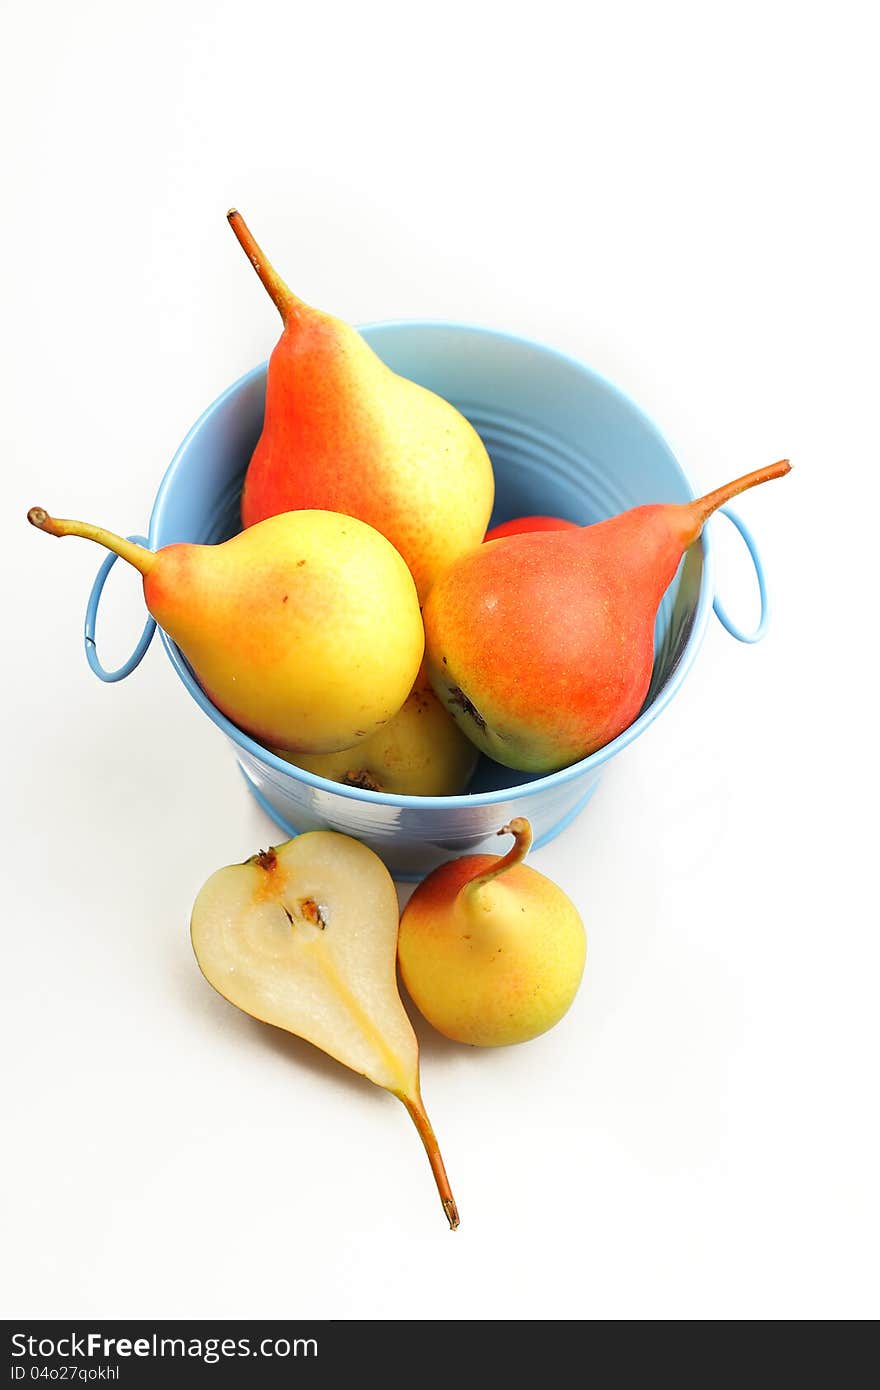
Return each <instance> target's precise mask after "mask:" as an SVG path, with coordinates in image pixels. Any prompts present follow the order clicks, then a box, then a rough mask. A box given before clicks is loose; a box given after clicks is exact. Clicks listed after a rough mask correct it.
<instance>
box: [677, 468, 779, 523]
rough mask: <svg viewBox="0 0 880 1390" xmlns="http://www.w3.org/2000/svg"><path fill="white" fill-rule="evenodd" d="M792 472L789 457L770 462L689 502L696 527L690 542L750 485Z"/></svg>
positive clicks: (686, 506) (691, 519)
mask: <svg viewBox="0 0 880 1390" xmlns="http://www.w3.org/2000/svg"><path fill="white" fill-rule="evenodd" d="M790 472H791V464H790V463H789V461H788V459H780V460H779V462H778V463H768V464H767V465H766V466H765V467H764V468H756V469H755V470H754V472H753V473H746V474H745V476H744V477H742V478H736V479H735V480H734V481H733V482H732V483H725V484H724V486H723V487H717V488H716V489H715V491H714V492H707V493H706V496H705V497H698V498H697V499H696V501H695V502H688V503H687V504H686V505H685V512H686V513H687V516H688V520H689V522H690V523H691V525H692V526H693V528H694V529H693V535H692V536H691V540H690V541H689V542H688V544H690V543H691V541H695V540H696V539H697V536H698V535H699V534H700V532H701V531H702V529H703V527H704V526H705V524H706V522H707V521H708V520H709V517H710V516H711V515H712V513H713V512H716V511H717V510H718V508H719V507H723V506H724V503H725V502H729V501H730V499H731V498H732V497H736V496H737V495H738V494H739V493H740V492H745V491H746V490H747V489H748V488H750V487H757V486H758V484H759V483H769V482H770V480H771V478H782V477H784V476H785V474H786V473H790Z"/></svg>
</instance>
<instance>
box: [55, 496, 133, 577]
mask: <svg viewBox="0 0 880 1390" xmlns="http://www.w3.org/2000/svg"><path fill="white" fill-rule="evenodd" d="M27 516H28V521H29V522H30V523H31V526H36V528H37V530H38V531H45V532H46V534H47V535H49V536H82V537H83V538H84V539H85V540H87V541H97V543H98V545H104V546H106V547H107V549H108V550H112V551H114V552H115V553H116V554H117V555H119V556H120V557H121V558H122V559H123V560H127V561H128V563H129V564H130V565H134V567H135V569H136V570H140V572H141V574H143V575H147V574H149V573H150V570H151V569H152V568H153V566H154V564H155V563H156V555H155V554H154V552H153V551H152V550H145V549H144V547H143V546H142V545H136V544H135V542H134V541H127V540H125V539H124V538H123V537H122V536H117V535H116V532H115V531H107V530H105V528H104V527H103V526H92V524H91V522H88V521H67V520H65V519H64V518H63V517H57V516H50V515H49V513H48V512H47V511H46V509H45V508H44V507H31V509H30V511H29V512H28V514H27Z"/></svg>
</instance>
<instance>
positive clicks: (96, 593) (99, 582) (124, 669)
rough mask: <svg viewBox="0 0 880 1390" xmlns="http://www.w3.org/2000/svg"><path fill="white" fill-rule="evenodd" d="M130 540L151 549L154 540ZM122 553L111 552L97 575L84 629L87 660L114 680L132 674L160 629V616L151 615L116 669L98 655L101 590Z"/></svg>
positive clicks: (101, 675) (104, 677)
mask: <svg viewBox="0 0 880 1390" xmlns="http://www.w3.org/2000/svg"><path fill="white" fill-rule="evenodd" d="M128 539H129V540H130V541H134V542H135V544H136V545H144V546H146V547H147V549H149V545H150V542H149V541H148V540H147V539H146V537H145V536H129V537H128ZM118 559H119V556H118V555H108V556H107V558H106V560H105V561H104V562H103V564H102V565H101V568H100V569H99V570H98V573H97V574H96V575H95V582H94V584H93V585H92V592H91V593H90V594H89V602H88V605H87V607H86V621H85V629H84V632H83V641H84V644H85V649H86V661H87V662H88V663H89V665H90V666H91V668H92V670H93V671H94V673H95V675H96V676H98V678H99V679H100V680H102V681H107V682H108V683H112V682H113V681H123V680H125V677H126V676H130V675H131V673H132V671H133V670H134V668H135V667H136V666H139V665H140V663H141V662H142V661H143V659H144V657H145V656H146V653H147V647H148V646H149V645H150V643H151V642H152V640H153V635H154V633H155V631H156V619H155V618H153V617H148V618H147V621H146V622H145V624H144V630H143V632H142V633H141V635H140V638H139V640H138V644H137V646H136V647H135V649H134V651H133V652H132V654H131V656H130V657H129V658H128V660H127V661H124V662H123V663H122V665H121V666H119V667H118V668H117V669H116V670H115V671H108V670H107V669H106V667H104V666H102V665H101V660H100V658H99V656H98V648H97V646H96V645H95V623H96V620H97V617H98V604H99V603H100V601H101V594H102V593H103V592H104V585H105V584H106V583H107V576H108V575H109V573H110V571H111V570H112V568H113V566H114V565H115V564H116V561H117V560H118Z"/></svg>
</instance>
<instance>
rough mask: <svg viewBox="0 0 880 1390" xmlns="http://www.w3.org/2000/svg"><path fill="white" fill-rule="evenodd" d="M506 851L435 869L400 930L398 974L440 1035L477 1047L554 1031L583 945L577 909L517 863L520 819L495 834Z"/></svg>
mask: <svg viewBox="0 0 880 1390" xmlns="http://www.w3.org/2000/svg"><path fill="white" fill-rule="evenodd" d="M498 833H499V835H513V837H514V843H513V848H512V849H511V850H510V851H509V852H508V853H507V854H506V855H505V856H504V858H503V859H502V858H499V857H498V856H497V855H492V854H470V855H464V856H463V857H462V858H460V859H453V860H451V861H450V862H449V863H447V864H441V865H440V867H439V868H438V869H435V870H434V871H433V873H431V874H429V875H428V877H427V878H425V879H423V880H422V882H421V883H420V884H419V886H418V888H417V889H416V891H415V892H414V893H413V895H412V897H411V898H410V900H409V902H408V903H407V905H406V907H405V908H404V912H403V916H402V918H401V922H400V937H399V940H398V945H397V950H398V958H399V961H400V973H401V975H402V977H403V982H404V984H405V985H406V987H407V989H408V990H409V993H410V995H411V997H412V1000H413V1003H414V1004H415V1005H416V1007H417V1008H418V1009H419V1010H420V1011H421V1012H422V1013H423V1014H424V1016H425V1018H426V1019H427V1020H428V1022H429V1023H432V1024H433V1025H434V1027H435V1028H437V1029H438V1030H439V1031H440V1032H441V1033H445V1035H446V1036H447V1037H448V1038H453V1039H455V1041H456V1042H463V1043H471V1044H474V1045H475V1046H477V1047H500V1046H504V1045H506V1044H508V1043H520V1042H526V1041H528V1039H529V1038H535V1037H537V1036H538V1035H539V1034H540V1033H545V1032H546V1031H547V1029H548V1028H552V1027H553V1026H554V1024H556V1023H558V1022H559V1020H560V1019H561V1018H562V1016H563V1014H564V1013H565V1012H566V1010H567V1009H568V1007H569V1005H570V1004H571V1002H572V1000H573V999H574V997H575V994H576V993H577V990H578V986H579V984H580V982H581V976H582V975H583V971H584V961H585V959H586V950H587V941H586V935H585V932H584V925H583V922H582V921H581V918H580V915H579V914H578V911H577V908H576V907H575V905H574V903H573V902H572V901H571V899H570V898H569V897H568V896H567V895H566V894H565V893H563V891H562V889H561V888H559V887H557V885H556V884H555V883H553V882H552V880H550V879H549V878H546V877H545V875H544V874H541V873H538V871H537V870H536V869H532V868H530V867H529V865H527V864H523V862H522V861H523V859H524V858H525V855H526V853H527V852H528V849H529V846H530V845H531V842H532V830H531V826H530V825H529V822H528V821H527V820H525V819H524V818H522V817H517V818H516V819H515V820H512V821H511V822H510V824H509V825H505V826H503V827H502V829H501V830H499V832H498Z"/></svg>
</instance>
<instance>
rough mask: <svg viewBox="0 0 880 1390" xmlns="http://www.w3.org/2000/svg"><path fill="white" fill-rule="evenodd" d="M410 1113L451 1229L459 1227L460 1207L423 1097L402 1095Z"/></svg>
mask: <svg viewBox="0 0 880 1390" xmlns="http://www.w3.org/2000/svg"><path fill="white" fill-rule="evenodd" d="M400 1099H401V1100H402V1101H403V1103H404V1105H405V1106H406V1108H407V1110H408V1111H409V1113H410V1115H411V1116H412V1121H413V1124H414V1125H415V1127H416V1129H417V1130H418V1131H419V1138H420V1139H421V1141H422V1143H423V1144H424V1146H425V1153H426V1154H427V1155H428V1162H429V1163H430V1165H431V1172H432V1173H433V1174H434V1181H435V1182H436V1184H437V1191H438V1192H439V1193H440V1201H441V1202H442V1203H443V1210H444V1212H445V1213H446V1220H447V1221H448V1222H449V1229H450V1231H454V1230H456V1229H457V1227H458V1224H459V1220H458V1207H457V1206H456V1205H455V1198H454V1197H453V1195H452V1188H451V1187H450V1186H449V1178H448V1177H447V1176H446V1167H445V1165H444V1163H443V1156H442V1154H441V1153H440V1145H439V1144H438V1143H437V1136H436V1134H435V1133H434V1130H433V1128H432V1127H431V1121H430V1120H429V1119H428V1115H427V1112H426V1110H425V1107H424V1104H423V1103H422V1097H421V1096H420V1095H419V1094H416V1096H415V1097H414V1098H412V1097H410V1096H404V1095H401V1097H400Z"/></svg>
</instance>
